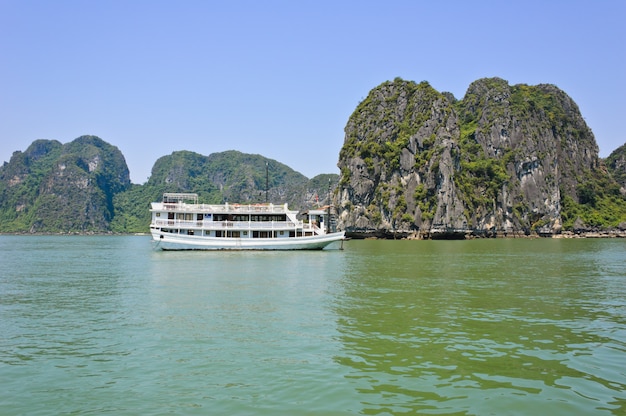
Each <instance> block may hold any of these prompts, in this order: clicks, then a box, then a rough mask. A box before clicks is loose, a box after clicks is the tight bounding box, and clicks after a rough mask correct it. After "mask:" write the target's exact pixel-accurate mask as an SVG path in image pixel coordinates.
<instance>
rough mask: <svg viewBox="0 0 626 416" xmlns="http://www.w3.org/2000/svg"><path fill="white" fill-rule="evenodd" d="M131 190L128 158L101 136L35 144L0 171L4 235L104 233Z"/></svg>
mask: <svg viewBox="0 0 626 416" xmlns="http://www.w3.org/2000/svg"><path fill="white" fill-rule="evenodd" d="M128 186H130V178H129V172H128V167H127V165H126V161H125V159H124V156H123V155H122V153H121V152H120V151H119V149H118V148H117V147H114V146H112V145H110V144H108V143H106V142H104V141H103V140H101V139H99V138H98V137H95V136H82V137H79V138H78V139H76V140H74V141H72V142H70V143H67V144H65V145H62V144H61V143H59V142H57V141H50V140H38V141H35V142H34V143H33V144H32V145H31V146H29V148H28V149H27V150H26V151H25V152H24V153H22V152H15V153H14V154H13V156H12V157H11V160H10V161H9V163H7V164H5V165H4V166H2V167H1V168H0V195H1V196H2V198H1V202H0V211H1V214H2V217H3V222H2V226H1V228H2V229H1V230H0V231H25V230H29V231H31V232H103V231H107V229H108V226H109V222H110V221H111V219H112V217H113V197H114V195H115V194H117V193H119V192H122V191H124V190H125V189H126V188H128Z"/></svg>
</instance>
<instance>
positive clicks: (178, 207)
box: [162, 202, 287, 214]
mask: <svg viewBox="0 0 626 416" xmlns="http://www.w3.org/2000/svg"><path fill="white" fill-rule="evenodd" d="M285 208H286V207H285V205H274V204H269V205H262V204H250V205H240V204H225V205H210V204H184V203H183V204H176V203H165V202H164V203H163V207H162V210H164V211H175V212H181V211H182V212H198V213H205V212H206V213H226V212H229V213H233V212H235V213H270V214H282V213H285V212H287V210H286V209H285Z"/></svg>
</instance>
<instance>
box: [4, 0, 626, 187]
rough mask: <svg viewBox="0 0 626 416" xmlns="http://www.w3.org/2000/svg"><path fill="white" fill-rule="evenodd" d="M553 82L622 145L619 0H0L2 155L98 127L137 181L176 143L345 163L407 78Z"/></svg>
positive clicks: (316, 164)
mask: <svg viewBox="0 0 626 416" xmlns="http://www.w3.org/2000/svg"><path fill="white" fill-rule="evenodd" d="M493 76H498V77H501V78H504V79H506V80H507V81H509V83H510V84H518V83H524V84H529V85H536V84H540V83H550V84H555V85H556V86H558V87H559V88H561V89H562V90H564V91H565V92H566V93H567V94H569V95H570V96H571V97H572V98H573V99H574V101H576V103H577V104H578V106H579V107H580V110H581V112H582V114H583V116H584V117H585V119H586V121H587V124H588V125H589V127H591V129H592V130H593V132H594V134H595V137H596V141H597V142H598V145H599V147H600V155H601V156H602V157H606V156H608V154H609V153H610V152H611V151H613V150H615V149H616V148H617V147H619V146H620V145H622V144H624V143H625V142H626V133H625V131H626V130H625V127H624V120H625V118H626V1H623V0H613V1H606V0H597V1H591V0H589V1H576V0H571V1H566V0H554V1H550V0H542V1H536V0H531V1H473V2H471V1H439V2H435V1H417V0H416V1H410V0H407V1H395V0H385V1H341V0H333V1H315V2H312V1H310V2H304V1H271V0H264V1H208V0H206V1H192V0H187V1H185V0H182V1H169V0H168V1H152V0H151V1H133V0H124V1H116V0H107V1H104V0H103V1H95V0H94V1H91V0H81V1H64V0H55V1H48V0H44V1H32V0H0V114H1V116H0V117H1V118H0V163H2V162H4V161H8V160H9V159H10V157H11V155H12V153H13V152H14V151H16V150H21V151H24V150H26V148H27V147H28V146H29V145H30V143H32V142H33V141H34V140H36V139H55V140H59V141H60V142H62V143H67V142H69V141H72V140H73V139H75V138H77V137H79V136H81V135H84V134H92V135H96V136H99V137H101V138H102V139H103V140H105V141H107V142H109V143H111V144H113V145H115V146H117V147H118V148H119V149H120V150H121V151H122V152H123V154H124V156H125V157H126V162H127V163H128V166H129V169H130V173H131V179H132V181H133V182H134V183H144V182H145V181H146V180H147V178H148V177H149V175H150V170H151V168H152V165H153V164H154V162H155V161H156V160H157V159H158V158H159V157H161V156H164V155H169V154H171V153H172V152H173V151H175V150H190V151H194V152H197V153H200V154H203V155H209V154H211V153H214V152H221V151H225V150H230V149H235V150H239V151H242V152H245V153H256V154H261V155H263V156H266V157H269V158H272V159H276V160H278V161H279V162H282V163H284V164H286V165H288V166H290V167H292V168H293V169H295V170H296V171H299V172H301V173H303V174H304V175H306V176H307V177H309V178H310V177H313V176H315V175H317V174H320V173H338V169H337V166H336V165H337V159H338V155H339V150H340V149H341V146H342V145H343V139H344V132H343V129H344V127H345V125H346V122H347V120H348V118H349V117H350V114H351V113H352V112H353V111H354V109H355V108H356V106H357V104H358V103H359V101H361V100H362V99H363V98H364V97H366V96H367V94H368V92H369V91H370V90H371V89H372V88H374V87H376V86H378V85H379V84H381V83H382V82H384V81H387V80H392V79H394V78H395V77H401V78H404V79H407V80H413V81H416V82H420V81H428V82H429V83H430V84H431V85H432V86H433V87H434V88H435V89H437V90H438V91H441V92H443V91H449V92H452V93H453V94H454V95H455V97H457V98H463V95H464V94H465V91H466V90H467V87H468V86H469V84H470V83H471V82H472V81H475V80H477V79H479V78H483V77H493Z"/></svg>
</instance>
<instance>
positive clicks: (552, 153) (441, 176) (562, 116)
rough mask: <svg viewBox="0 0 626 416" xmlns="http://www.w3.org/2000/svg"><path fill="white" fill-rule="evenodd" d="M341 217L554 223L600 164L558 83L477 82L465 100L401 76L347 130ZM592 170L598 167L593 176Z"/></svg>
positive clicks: (365, 221) (542, 228) (354, 223)
mask: <svg viewBox="0 0 626 416" xmlns="http://www.w3.org/2000/svg"><path fill="white" fill-rule="evenodd" d="M338 166H339V168H340V169H341V179H340V186H339V194H338V207H339V208H338V214H339V225H340V226H341V227H343V228H345V229H346V230H348V231H353V232H371V233H375V234H376V233H378V234H385V233H388V232H403V233H411V232H416V231H420V232H422V233H424V232H427V233H432V232H438V231H459V232H464V231H470V230H471V231H474V232H495V231H498V232H500V231H505V232H507V231H525V232H528V231H530V230H531V229H534V230H537V231H539V232H545V233H554V232H559V231H560V230H561V227H562V218H561V214H562V201H563V198H564V196H567V197H569V198H571V199H572V200H573V201H574V203H576V204H578V203H581V202H584V201H581V198H580V195H579V193H580V185H581V183H582V182H584V181H585V180H586V178H587V177H589V176H591V177H596V176H597V175H598V171H599V167H600V165H599V159H598V148H597V145H596V143H595V139H594V137H593V134H592V133H591V131H590V129H589V128H588V127H587V126H586V124H585V122H584V119H583V118H582V116H581V114H580V111H579V110H578V107H577V106H576V104H575V103H574V102H573V101H572V100H571V98H569V97H568V96H567V94H565V93H564V92H563V91H561V90H559V89H558V88H557V87H555V86H553V85H538V86H528V85H515V86H510V85H509V84H508V83H507V82H506V81H504V80H502V79H498V78H491V79H481V80H478V81H476V82H474V83H472V84H471V85H470V87H469V88H468V90H467V93H466V95H465V97H464V98H463V100H461V101H455V100H454V97H452V96H451V94H448V93H443V94H442V93H439V92H437V91H435V90H434V89H433V88H432V87H431V86H430V85H429V84H428V83H426V82H422V83H420V84H416V83H414V82H410V81H404V80H401V79H396V80H394V81H393V82H385V83H383V84H381V85H380V86H378V87H377V88H375V89H373V90H372V91H371V92H370V93H369V95H368V97H367V98H366V99H365V100H364V101H363V102H362V103H360V104H359V106H358V107H357V109H356V110H355V111H354V113H353V114H352V116H351V117H350V119H349V120H348V123H347V125H346V128H345V141H344V145H343V148H342V149H341V153H340V158H339V163H338ZM594 175H596V176H594Z"/></svg>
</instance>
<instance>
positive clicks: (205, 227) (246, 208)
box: [150, 193, 345, 250]
mask: <svg viewBox="0 0 626 416" xmlns="http://www.w3.org/2000/svg"><path fill="white" fill-rule="evenodd" d="M150 211H151V213H152V221H151V223H150V233H151V234H152V240H153V242H154V243H155V248H157V249H161V250H322V249H324V248H329V246H330V245H332V244H333V243H337V242H342V241H343V240H344V237H345V235H344V232H343V231H333V230H331V228H332V227H331V216H330V208H329V207H323V208H320V209H316V210H309V211H307V212H305V213H304V218H303V219H298V217H297V215H298V211H294V210H290V209H289V208H288V207H287V204H284V205H274V204H271V203H269V204H268V203H266V204H228V203H226V204H200V203H198V195H197V194H191V193H165V194H163V201H162V202H153V203H152V204H151V209H150Z"/></svg>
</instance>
